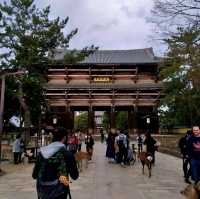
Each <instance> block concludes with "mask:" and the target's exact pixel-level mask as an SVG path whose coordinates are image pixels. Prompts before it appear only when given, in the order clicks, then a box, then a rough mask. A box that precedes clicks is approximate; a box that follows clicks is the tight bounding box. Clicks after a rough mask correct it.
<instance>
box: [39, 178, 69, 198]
mask: <svg viewBox="0 0 200 199" xmlns="http://www.w3.org/2000/svg"><path fill="white" fill-rule="evenodd" d="M37 194H38V198H39V199H55V198H58V197H59V196H61V195H63V194H66V195H67V196H68V195H69V199H71V194H70V189H69V186H68V187H66V186H65V185H64V184H62V183H60V182H59V180H55V181H51V182H42V181H38V183H37Z"/></svg>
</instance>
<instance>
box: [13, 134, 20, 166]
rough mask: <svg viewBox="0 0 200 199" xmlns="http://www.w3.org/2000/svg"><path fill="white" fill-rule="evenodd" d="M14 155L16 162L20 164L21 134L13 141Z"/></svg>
mask: <svg viewBox="0 0 200 199" xmlns="http://www.w3.org/2000/svg"><path fill="white" fill-rule="evenodd" d="M12 151H13V156H14V164H18V163H19V162H20V154H21V135H20V134H18V135H17V136H16V139H15V141H14V143H13V147H12Z"/></svg>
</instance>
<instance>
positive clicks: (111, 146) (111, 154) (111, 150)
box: [106, 133, 115, 163]
mask: <svg viewBox="0 0 200 199" xmlns="http://www.w3.org/2000/svg"><path fill="white" fill-rule="evenodd" d="M106 143H107V148H106V157H107V158H108V162H109V163H110V162H113V161H114V160H115V135H114V134H112V133H109V134H108V138H107V139H106Z"/></svg>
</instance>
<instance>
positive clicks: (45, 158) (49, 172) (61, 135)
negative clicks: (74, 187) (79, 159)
mask: <svg viewBox="0 0 200 199" xmlns="http://www.w3.org/2000/svg"><path fill="white" fill-rule="evenodd" d="M66 135H67V132H66V130H65V129H64V128H58V129H57V130H56V131H55V132H54V133H53V142H52V143H51V144H49V145H48V146H44V147H41V149H40V153H39V154H38V157H37V160H36V163H35V166H34V169H33V173H32V177H33V179H36V180H37V183H36V184H37V186H36V187H37V194H38V198H39V199H67V197H68V196H69V198H71V194H70V189H69V182H70V180H69V176H70V177H71V178H72V179H73V180H76V179H77V178H78V176H79V172H78V169H77V165H76V161H75V158H74V155H73V154H72V153H71V152H69V151H67V150H66V147H65V145H64V142H65V139H66Z"/></svg>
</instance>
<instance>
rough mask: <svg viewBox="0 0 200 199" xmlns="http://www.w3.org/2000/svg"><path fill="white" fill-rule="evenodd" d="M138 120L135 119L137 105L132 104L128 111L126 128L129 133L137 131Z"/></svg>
mask: <svg viewBox="0 0 200 199" xmlns="http://www.w3.org/2000/svg"><path fill="white" fill-rule="evenodd" d="M137 123H138V121H137V107H136V106H134V107H133V109H131V110H130V111H128V130H129V133H130V134H134V133H137V132H138V124H137Z"/></svg>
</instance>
